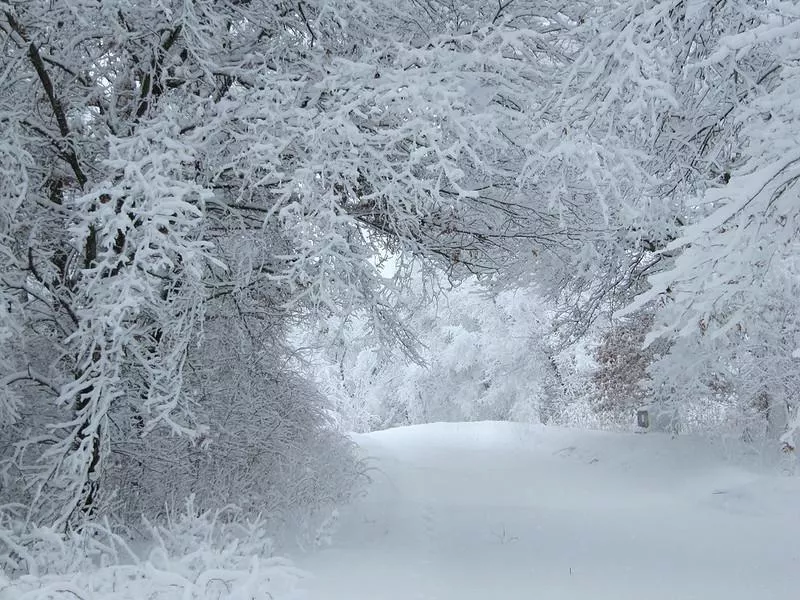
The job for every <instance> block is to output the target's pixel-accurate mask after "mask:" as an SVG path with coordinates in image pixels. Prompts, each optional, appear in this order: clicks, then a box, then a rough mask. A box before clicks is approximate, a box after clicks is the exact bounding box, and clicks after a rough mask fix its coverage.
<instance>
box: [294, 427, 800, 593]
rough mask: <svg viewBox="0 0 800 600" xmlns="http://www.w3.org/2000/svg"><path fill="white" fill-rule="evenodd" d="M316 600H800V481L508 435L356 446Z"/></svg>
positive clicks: (651, 448)
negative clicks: (344, 505)
mask: <svg viewBox="0 0 800 600" xmlns="http://www.w3.org/2000/svg"><path fill="white" fill-rule="evenodd" d="M357 441H358V443H359V444H360V445H361V447H362V449H363V450H364V452H365V453H366V454H367V455H368V456H370V457H372V464H373V466H374V468H375V470H374V471H373V472H372V475H373V478H374V482H373V485H372V486H371V488H370V491H369V494H368V496H367V497H366V498H364V499H362V500H361V501H359V502H358V503H356V504H355V505H354V506H351V507H349V508H348V509H347V510H346V511H345V512H343V514H342V519H341V524H340V527H339V530H338V532H337V533H336V535H335V537H334V542H333V545H332V546H330V547H328V548H326V549H324V550H321V551H319V552H317V553H315V554H313V555H311V556H309V557H306V558H305V559H304V560H301V561H299V562H300V564H301V566H302V567H304V568H306V569H308V570H309V571H310V572H311V573H313V574H314V578H313V579H311V580H308V581H307V582H306V587H307V591H306V592H305V593H303V595H302V596H303V598H305V599H306V600H362V599H363V600H395V599H397V600H400V599H402V600H423V599H425V600H448V599H458V600H471V599H479V598H480V599H482V600H483V599H485V600H495V599H496V600H511V599H518V598H519V599H523V598H524V599H527V600H534V599H536V600H538V599H541V600H560V599H570V600H584V599H586V600H606V599H607V600H627V599H631V600H633V599H635V600H662V599H664V600H667V599H669V600H690V599H697V600H714V599H720V600H738V599H747V600H772V599H775V600H788V599H794V598H800V480H799V479H798V478H790V477H782V476H779V475H763V474H762V475H758V474H756V473H755V472H754V471H749V470H746V469H744V468H741V467H735V466H733V464H732V463H728V462H726V461H725V460H724V458H723V456H724V454H725V453H724V452H723V451H722V449H719V448H714V447H712V446H709V445H707V444H704V443H703V442H700V441H698V440H692V439H688V438H681V439H677V440H671V439H669V438H668V437H663V436H657V435H652V434H648V435H632V434H631V435H620V434H603V433H593V432H577V431H565V430H558V429H545V428H541V427H525V426H520V425H512V424H500V423H476V424H437V425H427V426H420V427H410V428H401V429H395V430H390V431H386V432H381V433H376V434H370V435H364V436H358V437H357Z"/></svg>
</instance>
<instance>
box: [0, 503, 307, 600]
mask: <svg viewBox="0 0 800 600" xmlns="http://www.w3.org/2000/svg"><path fill="white" fill-rule="evenodd" d="M15 529H16V531H15ZM145 529H146V534H145V537H144V539H143V540H141V542H144V547H146V548H147V550H145V551H144V556H140V552H141V547H142V544H141V543H140V544H137V545H136V546H133V547H132V546H131V545H130V542H129V541H126V540H124V539H123V538H121V537H120V536H118V535H116V534H114V533H113V532H112V531H111V530H110V529H109V528H108V527H107V526H103V525H102V524H100V523H95V524H93V525H92V524H89V525H87V526H86V527H85V528H84V529H83V530H82V531H81V532H80V533H78V532H73V533H72V534H70V535H69V536H68V537H66V538H65V537H64V536H63V535H62V534H60V533H58V532H55V531H53V530H51V529H46V528H38V529H37V528H33V529H30V528H29V527H28V526H26V525H25V524H24V523H23V522H22V521H16V520H11V519H9V517H8V515H7V514H6V515H3V521H2V522H0V564H2V566H3V571H2V572H0V599H2V600H23V599H24V600H67V599H73V600H74V599H75V598H103V599H104V600H141V599H142V598H147V599H148V600H172V599H173V598H176V597H179V598H184V599H186V600H242V599H245V598H246V599H247V600H280V599H281V598H290V597H291V592H292V590H293V588H294V587H295V585H296V583H297V582H298V581H299V580H300V579H301V578H302V577H303V574H302V572H300V571H299V570H298V569H296V568H295V567H293V566H292V565H291V563H289V562H288V561H286V560H285V559H281V558H277V557H275V556H273V549H272V542H271V539H270V537H269V536H268V535H267V526H266V524H265V523H264V522H263V521H260V520H259V519H257V518H253V519H252V520H248V519H244V518H243V517H242V516H241V515H240V514H237V512H236V511H235V510H234V509H220V510H217V511H213V512H210V511H209V512H199V511H198V510H197V509H196V507H195V506H193V504H192V503H191V501H190V502H189V503H188V505H187V506H186V510H185V512H183V513H181V514H177V515H172V516H171V518H170V519H169V520H168V521H166V522H165V523H164V524H163V525H152V524H148V523H146V524H145ZM12 540H13V541H12ZM3 573H5V574H3Z"/></svg>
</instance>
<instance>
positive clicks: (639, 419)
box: [636, 408, 650, 429]
mask: <svg viewBox="0 0 800 600" xmlns="http://www.w3.org/2000/svg"><path fill="white" fill-rule="evenodd" d="M636 424H637V425H638V426H639V427H641V428H642V429H648V428H649V427H650V412H649V411H648V410H647V409H646V408H640V409H639V410H637V411H636Z"/></svg>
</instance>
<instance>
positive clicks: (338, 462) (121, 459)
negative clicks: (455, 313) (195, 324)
mask: <svg viewBox="0 0 800 600" xmlns="http://www.w3.org/2000/svg"><path fill="white" fill-rule="evenodd" d="M247 325H249V326H250V330H249V331H248V328H247ZM258 325H259V323H258V322H246V323H245V325H244V326H243V325H242V323H241V322H240V321H238V320H234V319H223V318H216V319H212V320H209V322H208V323H207V324H206V326H205V332H204V337H205V340H204V342H203V343H204V344H205V345H208V346H210V349H208V348H205V349H201V351H199V352H196V353H194V354H193V355H190V358H189V362H188V365H189V367H188V369H187V372H186V379H187V383H188V384H189V386H190V389H192V390H194V395H193V397H192V403H193V405H194V406H193V415H194V417H195V418H196V419H197V421H198V423H200V424H202V426H203V427H204V430H203V434H202V436H201V438H200V439H199V440H197V441H196V442H193V441H192V440H189V439H187V438H177V439H176V438H175V437H174V436H170V435H166V434H165V433H164V432H163V431H161V430H155V431H152V432H148V433H144V434H143V435H132V436H129V437H128V438H126V439H124V440H120V441H119V442H118V444H117V445H115V447H114V448H113V449H112V460H113V465H111V466H110V468H109V469H107V471H106V473H107V478H108V479H107V481H106V484H107V485H106V486H105V487H107V488H108V489H114V490H121V493H120V494H119V496H118V498H117V499H116V502H112V503H111V504H112V505H113V506H115V508H116V511H115V512H116V514H118V515H120V516H123V517H124V518H125V519H126V520H128V522H130V521H131V520H135V519H136V518H138V515H140V514H146V515H159V514H164V511H171V510H175V507H176V506H180V505H181V504H182V503H183V500H184V499H185V498H186V497H187V496H189V495H193V496H194V498H195V500H194V505H195V507H196V508H197V509H198V510H200V511H207V510H214V509H217V508H219V507H221V506H224V505H226V504H228V503H230V502H234V503H236V505H237V506H238V507H239V508H240V509H241V510H243V511H244V512H245V513H246V514H250V515H255V514H264V515H267V517H268V519H269V520H270V522H271V523H272V524H273V526H274V528H275V533H277V530H278V529H280V528H281V526H282V524H286V523H287V522H292V523H297V522H302V521H303V519H305V518H310V517H311V516H312V515H313V514H314V513H316V512H318V511H323V512H324V511H325V510H329V509H330V507H332V506H334V505H336V504H337V503H340V502H343V501H346V500H347V499H348V498H349V496H350V494H351V493H352V492H353V491H354V490H355V489H356V488H357V486H358V485H359V479H360V473H361V465H360V463H359V462H358V461H357V459H356V457H355V454H354V447H353V444H352V442H350V440H349V439H348V438H347V437H345V435H344V434H343V433H342V432H341V431H340V430H338V429H337V428H336V427H335V426H334V423H333V421H332V419H331V418H330V410H329V404H328V402H327V400H326V399H325V398H324V397H323V396H322V395H321V394H320V392H319V391H318V390H317V389H316V388H315V386H314V385H313V384H312V383H311V382H309V381H308V379H305V378H303V377H302V376H301V374H300V373H298V372H296V371H295V370H293V369H292V368H290V367H289V366H287V365H286V364H285V359H282V357H283V356H285V354H286V350H285V349H281V348H277V349H276V348H275V347H274V346H273V344H274V341H273V340H270V339H269V337H268V335H269V330H267V331H262V330H259V329H256V327H257V326H258ZM262 327H263V324H262ZM273 327H274V326H273ZM272 330H273V331H274V328H273V329H272ZM257 332H260V335H256V333H257ZM134 431H136V430H135V429H134Z"/></svg>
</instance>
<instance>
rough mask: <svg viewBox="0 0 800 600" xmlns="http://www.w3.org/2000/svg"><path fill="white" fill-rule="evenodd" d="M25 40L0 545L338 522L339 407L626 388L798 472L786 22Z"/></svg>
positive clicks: (731, 15) (792, 92) (5, 24)
mask: <svg viewBox="0 0 800 600" xmlns="http://www.w3.org/2000/svg"><path fill="white" fill-rule="evenodd" d="M0 32H2V33H1V35H2V39H3V44H2V59H0V369H2V370H1V371H0V465H1V466H2V468H1V469H0V476H2V480H1V481H2V486H0V503H3V504H4V505H6V509H5V516H4V517H3V518H4V521H2V523H6V524H8V527H7V528H5V529H3V530H2V531H0V533H2V534H3V537H2V538H0V540H2V542H0V544H2V543H5V544H7V545H8V544H10V543H13V544H17V546H19V544H18V542H14V541H13V540H14V539H18V538H19V536H20V535H23V534H20V533H15V534H13V535H12V533H8V534H6V533H5V532H6V531H8V532H13V531H18V530H19V527H21V526H20V525H19V524H20V523H27V524H28V525H29V526H34V527H35V526H44V527H52V528H54V530H57V531H62V532H63V531H67V532H69V531H77V530H80V529H81V527H82V524H84V523H86V522H91V521H96V520H98V519H100V518H110V519H117V520H118V521H119V523H125V524H131V523H132V521H133V520H135V519H137V518H138V515H139V514H141V513H144V514H145V515H147V516H148V518H152V519H156V520H157V519H160V518H163V514H164V512H165V511H166V512H169V511H171V510H175V507H180V506H182V505H183V502H184V499H185V498H186V497H187V496H188V495H190V494H195V502H196V503H197V504H196V505H197V510H198V511H200V512H202V513H203V514H206V513H205V511H208V510H215V509H218V508H219V507H220V506H221V505H223V504H225V503H226V502H227V501H228V500H231V499H232V500H234V501H235V502H236V503H238V504H241V505H242V506H241V508H243V509H244V510H245V511H249V512H250V513H257V512H265V513H268V514H269V515H270V516H271V517H272V518H275V519H276V520H281V519H284V516H285V514H287V513H288V512H291V511H290V508H291V509H292V510H297V508H298V507H300V508H301V509H302V510H306V511H309V512H311V511H314V510H315V509H317V508H319V507H320V506H323V505H326V504H331V503H335V502H338V501H341V500H343V499H346V498H347V496H348V494H350V493H351V491H352V490H353V486H354V485H355V484H356V482H357V480H358V479H359V473H360V466H359V464H358V462H357V461H356V460H355V458H354V456H353V453H352V450H351V448H350V445H349V443H348V442H347V440H346V438H345V437H344V436H343V434H342V433H341V432H340V430H339V428H337V426H336V421H337V417H336V415H332V413H331V405H330V398H329V397H328V396H330V395H333V396H334V400H336V401H337V402H339V405H340V406H342V402H345V403H346V402H350V403H351V404H352V403H353V402H355V403H356V404H358V405H359V406H361V408H363V410H361V409H359V411H360V412H359V411H356V412H352V411H351V412H348V413H346V417H345V419H346V420H347V419H350V421H351V422H349V423H348V424H349V425H354V424H355V425H356V426H358V427H360V428H372V427H379V426H388V425H391V424H396V423H402V422H418V421H421V420H431V419H457V418H462V419H477V418H503V419H511V418H518V419H528V420H530V419H538V420H544V421H556V422H558V420H559V419H560V420H561V422H573V423H574V422H575V421H576V420H578V421H580V420H582V419H597V420H598V421H597V422H602V421H603V420H604V419H608V420H610V421H614V419H617V420H618V419H619V418H620V417H621V416H624V415H625V414H628V413H629V409H630V404H631V403H632V402H631V397H632V396H633V397H635V398H634V399H635V401H636V403H637V404H638V403H639V402H645V401H646V402H653V403H656V404H660V405H662V406H666V407H668V410H670V411H673V412H675V413H680V414H683V415H695V417H692V418H695V420H696V421H697V422H698V423H701V424H704V425H703V426H704V427H705V426H707V425H709V424H711V425H713V424H714V423H718V424H719V423H724V424H725V425H724V426H725V427H731V419H733V420H734V421H736V425H735V426H734V429H735V428H736V427H738V428H739V429H740V431H739V433H740V434H743V435H746V436H750V437H752V436H756V435H759V434H761V433H767V434H769V435H771V436H773V437H774V438H775V439H781V440H782V443H783V444H784V448H785V449H786V450H787V451H793V449H794V446H795V438H794V431H795V428H796V427H797V424H798V423H797V410H796V402H797V400H796V397H797V394H796V392H797V389H798V383H800V382H798V380H797V376H796V375H795V373H796V372H797V368H796V363H795V361H796V360H797V358H795V357H796V356H797V355H798V353H797V349H798V347H800V340H798V328H797V326H796V321H797V318H798V316H797V301H796V298H797V297H798V291H800V290H798V281H800V280H798V267H799V266H800V265H798V263H797V256H798V254H797V244H798V242H797V230H798V221H799V219H800V216H799V215H800V208H799V207H800V202H799V201H798V200H800V199H798V193H797V179H798V175H800V142H798V140H800V119H798V116H800V115H798V113H800V103H798V102H797V97H798V95H799V94H800V73H799V72H798V69H800V8H798V6H797V5H796V4H795V3H794V2H789V1H781V0H774V1H769V2H763V1H760V0H758V1H757V0H719V1H715V2H710V1H708V2H707V1H704V0H642V1H625V2H606V1H603V0H601V1H599V2H598V1H595V0H586V1H582V0H579V1H576V2H569V3H566V4H565V3H556V2H550V1H549V0H544V1H534V0H507V1H498V2H491V1H489V0H466V1H465V2H462V3H457V4H454V3H451V2H449V1H448V2H446V1H440V0H427V1H424V2H423V1H416V0H400V1H388V0H386V1H384V0H377V1H374V2H351V1H349V0H300V1H299V2H283V1H278V2H275V1H271V2H266V1H263V0H193V1H190V2H185V1H181V2H177V1H172V0H165V1H161V2H131V1H128V0H108V1H103V2H96V1H94V0H74V1H71V2H64V1H61V0H56V1H54V2H51V1H49V0H48V1H45V0H34V1H27V2H17V1H14V0H11V1H9V0H6V1H2V2H0ZM385 263H390V264H389V265H387V264H385ZM465 280H467V281H468V284H467V285H468V286H469V287H467V288H462V290H460V291H459V290H458V289H456V291H455V292H453V296H452V298H451V299H452V300H453V302H452V306H451V307H450V309H449V310H450V311H451V312H450V313H449V316H447V317H444V319H445V320H444V321H443V320H442V319H443V317H441V316H440V315H441V314H442V313H436V312H432V309H431V306H433V305H434V304H435V303H436V302H438V303H439V305H440V306H444V305H446V303H447V300H446V294H445V295H443V294H442V289H443V288H445V287H447V288H449V287H450V284H451V283H452V284H458V283H459V282H462V281H465ZM445 281H446V282H447V283H446V285H445V283H443V282H445ZM478 287H482V288H483V289H484V291H483V292H482V293H483V294H484V297H485V298H486V299H485V300H484V301H483V302H485V303H486V304H485V307H488V308H485V307H484V305H482V304H480V303H479V302H476V301H474V297H475V296H476V295H477V294H478V290H477V288H478ZM517 289H518V290H519V291H515V290H517ZM467 298H469V300H467ZM437 299H438V300H437ZM351 325H352V326H353V327H354V328H349V327H350V326H351ZM298 327H300V328H301V329H302V330H304V331H305V333H304V334H303V335H301V336H298V335H297V334H296V333H293V332H296V331H297V329H298ZM344 330H346V331H347V333H341V332H342V331H344ZM290 333H292V334H291V335H289V334H290ZM299 338H303V340H304V341H303V344H304V345H309V344H310V345H313V346H314V347H317V348H319V347H320V341H321V340H323V341H324V340H328V341H330V344H328V346H327V347H326V348H325V349H323V350H322V351H321V352H322V354H324V355H325V357H326V358H325V361H327V363H328V364H330V365H332V367H331V368H338V369H340V371H343V372H340V373H338V375H336V377H338V380H337V381H338V383H335V384H334V383H333V382H334V380H335V377H333V376H331V377H327V378H326V377H324V376H318V377H316V380H317V383H319V382H320V381H321V382H322V383H323V384H324V385H323V389H322V390H320V389H318V388H317V387H315V382H314V381H312V379H315V378H311V377H309V376H307V375H306V374H304V373H305V371H304V370H303V369H302V368H301V365H302V363H303V360H304V358H303V353H302V352H299V353H298V348H296V347H295V342H296V341H297V340H298V339H299ZM308 340H310V342H308ZM342 340H344V341H345V346H344V347H341V342H342ZM357 341H358V343H359V344H361V347H362V349H363V348H365V347H375V348H377V350H376V351H375V352H374V353H372V354H369V353H367V354H364V353H363V352H362V353H358V352H354V351H352V350H350V349H348V347H347V345H348V344H354V343H356V342H357ZM337 344H340V346H337ZM645 346H646V347H645ZM317 357H318V358H319V352H318V353H317ZM487 357H490V359H489V358H487ZM306 358H307V357H306ZM401 360H402V361H405V362H403V363H402V364H407V365H408V366H407V367H403V370H398V369H396V368H395V369H392V368H387V365H391V364H401V363H399V362H398V361H401ZM630 364H633V365H634V366H633V367H632V368H629V367H628V365H630ZM391 377H394V379H392V380H391V381H390V378H391ZM389 389H392V390H394V393H393V394H392V395H391V397H389V396H390V395H389V394H388V393H383V392H381V390H386V391H387V392H388V390H389ZM326 394H327V395H326ZM359 403H360V404H359ZM706 410H707V411H716V412H715V413H714V415H723V416H721V417H717V416H714V417H713V418H712V417H708V418H706V415H704V414H703V411H706ZM353 415H356V416H357V419H360V422H359V423H354V422H353V421H352V418H351V417H353ZM731 415H735V418H733V417H731ZM684 418H687V417H684ZM341 419H342V418H341V416H340V417H339V421H340V422H341ZM707 428H708V427H707ZM276 515H284V516H276ZM3 527H6V525H3ZM22 529H23V530H24V529H25V527H22ZM14 536H17V537H14ZM9 548H11V549H10V550H7V551H5V553H3V552H0V558H3V557H5V560H7V562H8V561H10V563H9V564H11V563H13V564H14V565H16V566H15V567H14V568H15V569H22V570H24V569H25V568H28V569H31V568H33V567H32V565H31V564H28V565H27V567H26V566H25V565H24V564H23V563H24V562H25V561H22V562H20V560H19V559H20V556H21V554H20V550H21V547H16V548H14V547H12V546H9ZM28 562H30V561H28Z"/></svg>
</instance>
